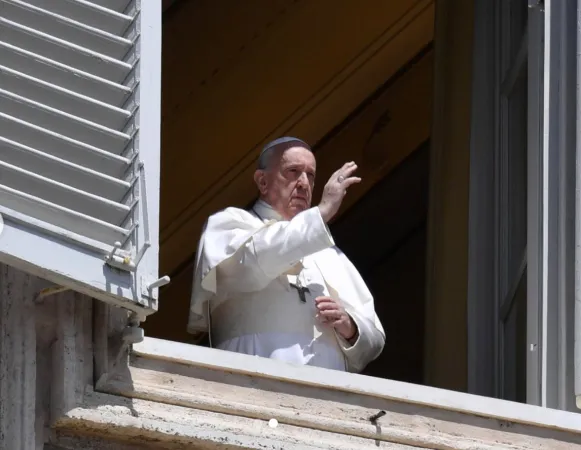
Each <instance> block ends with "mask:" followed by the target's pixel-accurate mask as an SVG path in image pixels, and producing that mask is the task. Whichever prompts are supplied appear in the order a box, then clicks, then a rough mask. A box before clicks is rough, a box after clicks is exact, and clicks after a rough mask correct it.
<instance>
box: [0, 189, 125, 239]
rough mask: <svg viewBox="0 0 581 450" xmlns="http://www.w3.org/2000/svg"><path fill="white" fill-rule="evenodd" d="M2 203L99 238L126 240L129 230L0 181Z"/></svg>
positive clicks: (85, 234) (44, 220) (54, 223)
mask: <svg viewBox="0 0 581 450" xmlns="http://www.w3.org/2000/svg"><path fill="white" fill-rule="evenodd" d="M0 204H1V205H3V206H6V207H7V208H11V209H13V210H15V211H17V212H19V213H21V214H25V215H27V216H31V217H34V218H36V219H38V220H41V221H43V222H46V223H49V224H51V225H55V226H58V227H60V228H62V229H63V230H70V231H73V232H76V233H78V234H79V235H83V236H86V237H88V238H90V239H94V240H96V241H98V242H115V241H124V240H125V238H126V237H127V236H128V235H129V233H130V230H126V229H125V228H121V227H118V226H115V225H112V224H110V223H108V222H105V221H102V220H99V219H96V218H94V217H91V216H87V215H85V214H83V213H80V212H78V211H74V210H72V209H69V208H65V207H64V206H62V205H58V204H55V203H51V202H49V201H46V200H43V199H41V198H38V197H35V196H33V195H30V194H27V193H25V192H21V191H18V190H16V189H12V188H10V187H8V186H4V185H3V184H0Z"/></svg>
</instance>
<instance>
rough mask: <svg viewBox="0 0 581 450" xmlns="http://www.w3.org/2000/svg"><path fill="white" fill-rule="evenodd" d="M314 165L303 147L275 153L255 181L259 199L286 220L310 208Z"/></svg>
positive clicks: (310, 154) (311, 154)
mask: <svg viewBox="0 0 581 450" xmlns="http://www.w3.org/2000/svg"><path fill="white" fill-rule="evenodd" d="M315 171H316V162H315V156H314V155H313V153H312V152H311V151H309V150H307V149H306V148H302V147H291V148H289V149H287V150H285V151H284V152H278V153H274V154H273V155H272V157H271V161H270V164H269V167H268V169H267V170H265V171H262V170H259V171H257V173H256V176H255V180H256V182H257V184H258V188H259V190H260V193H261V197H262V198H263V199H264V200H265V201H266V202H267V203H268V204H270V206H272V207H273V208H274V210H275V211H276V212H278V213H279V214H280V215H281V216H283V217H284V218H285V219H286V220H290V219H292V218H293V217H294V216H296V215H297V214H298V213H300V212H301V211H304V210H306V209H308V208H310V207H311V200H312V196H313V187H314V185H315Z"/></svg>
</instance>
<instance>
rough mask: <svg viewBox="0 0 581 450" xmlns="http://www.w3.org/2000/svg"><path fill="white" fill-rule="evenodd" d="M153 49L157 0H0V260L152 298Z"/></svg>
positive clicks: (66, 282)
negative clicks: (0, 217)
mask: <svg viewBox="0 0 581 450" xmlns="http://www.w3.org/2000/svg"><path fill="white" fill-rule="evenodd" d="M160 59H161V1H160V0H141V1H139V0H93V1H88V0H0V215H1V216H2V219H3V221H4V228H3V231H2V232H1V233H0V259H1V260H2V262H4V263H8V264H12V265H15V266H17V267H19V268H21V269H23V270H26V271H28V272H31V273H33V274H35V275H39V276H42V277H44V278H47V279H49V280H52V281H54V282H56V283H59V284H61V285H63V286H65V287H70V288H73V289H76V290H79V291H81V292H85V293H88V294H90V295H92V296H94V297H96V298H99V299H102V300H105V301H109V302H113V303H118V304H119V305H123V306H126V307H128V308H130V309H133V310H136V311H140V312H142V313H144V314H147V313H150V312H152V311H153V310H155V309H156V301H155V297H156V295H157V294H156V289H151V285H150V284H151V283H152V282H154V281H155V280H156V279H157V276H158V274H157V261H158V216H159V145H160V131H159V129H160V126H159V116H160V79H161V73H160V71H161V64H160ZM148 285H150V289H148V288H147V286H148Z"/></svg>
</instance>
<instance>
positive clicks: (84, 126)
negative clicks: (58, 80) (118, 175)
mask: <svg viewBox="0 0 581 450" xmlns="http://www.w3.org/2000/svg"><path fill="white" fill-rule="evenodd" d="M0 110H2V111H11V112H12V113H13V114H14V115H15V116H16V117H26V121H27V122H29V123H31V124H33V125H38V126H42V127H44V128H49V129H50V130H53V131H54V132H56V133H59V134H62V135H63V136H67V137H69V138H71V139H75V140H79V141H82V142H85V143H87V144H89V145H93V146H97V145H100V146H102V147H103V148H106V149H108V150H109V151H112V152H113V153H116V154H121V153H123V151H124V150H125V148H126V147H127V145H128V143H129V142H130V141H131V135H130V134H127V133H123V132H120V131H116V130H114V129H111V128H107V127H103V126H101V125H99V124H97V123H95V122H91V121H89V120H85V119H83V118H81V117H78V116H75V115H72V114H68V113H65V112H62V111H59V110H58V109H55V108H51V107H50V106H47V105H45V104H43V103H40V102H37V101H35V100H29V99H27V98H25V97H22V96H20V95H17V94H13V93H12V92H9V91H6V90H4V89H2V88H0Z"/></svg>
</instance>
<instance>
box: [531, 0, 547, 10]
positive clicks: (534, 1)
mask: <svg viewBox="0 0 581 450" xmlns="http://www.w3.org/2000/svg"><path fill="white" fill-rule="evenodd" d="M544 4H545V1H544V0H529V8H542V7H543V6H544Z"/></svg>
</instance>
